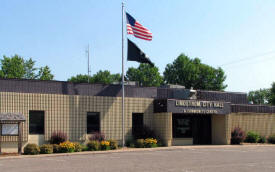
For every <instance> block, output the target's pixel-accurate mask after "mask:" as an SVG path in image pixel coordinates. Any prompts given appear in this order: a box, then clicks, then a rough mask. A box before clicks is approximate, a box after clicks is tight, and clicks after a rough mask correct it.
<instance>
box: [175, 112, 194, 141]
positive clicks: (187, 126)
mask: <svg viewBox="0 0 275 172" xmlns="http://www.w3.org/2000/svg"><path fill="white" fill-rule="evenodd" d="M191 126H192V119H191V117H188V116H184V115H182V114H173V138H191V137H192V128H191Z"/></svg>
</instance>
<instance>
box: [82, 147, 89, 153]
mask: <svg viewBox="0 0 275 172" xmlns="http://www.w3.org/2000/svg"><path fill="white" fill-rule="evenodd" d="M81 151H82V152H83V151H89V148H88V146H85V145H82V150H81Z"/></svg>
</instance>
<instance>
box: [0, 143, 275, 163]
mask: <svg viewBox="0 0 275 172" xmlns="http://www.w3.org/2000/svg"><path fill="white" fill-rule="evenodd" d="M241 147H243V148H247V147H275V145H272V144H245V145H203V146H201V145H198V146H196V145H190V146H170V147H157V148H121V149H117V150H108V151H85V152H74V153H56V154H39V155H17V156H6V157H0V160H5V159H22V158H43V157H60V156H74V155H95V154H112V153H124V152H125V153H126V152H145V151H163V150H179V149H203V148H209V149H211V148H241Z"/></svg>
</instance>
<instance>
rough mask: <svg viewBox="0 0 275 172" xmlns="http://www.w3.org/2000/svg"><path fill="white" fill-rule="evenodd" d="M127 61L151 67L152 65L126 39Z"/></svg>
mask: <svg viewBox="0 0 275 172" xmlns="http://www.w3.org/2000/svg"><path fill="white" fill-rule="evenodd" d="M127 60H128V61H136V62H140V63H148V64H150V65H151V66H154V64H153V63H152V62H151V61H150V59H149V58H148V57H147V56H146V54H145V53H144V52H142V51H141V50H140V49H139V48H138V46H137V45H136V44H135V43H133V42H132V41H130V40H129V39H128V56H127Z"/></svg>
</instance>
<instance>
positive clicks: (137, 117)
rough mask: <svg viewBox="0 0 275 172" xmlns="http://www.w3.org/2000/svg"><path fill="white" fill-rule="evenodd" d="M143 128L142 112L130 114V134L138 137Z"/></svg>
mask: <svg viewBox="0 0 275 172" xmlns="http://www.w3.org/2000/svg"><path fill="white" fill-rule="evenodd" d="M142 130H143V113H133V114H132V135H133V136H134V137H135V138H140V137H141V135H142V134H143V133H142Z"/></svg>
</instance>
